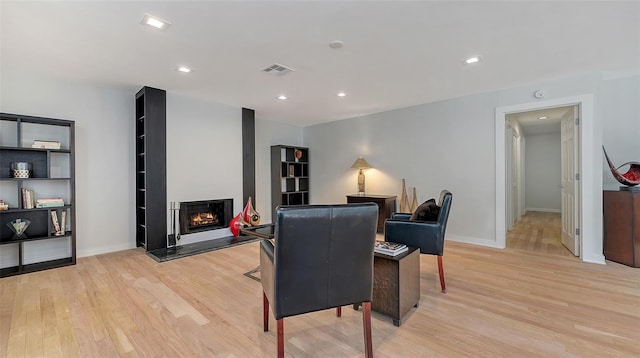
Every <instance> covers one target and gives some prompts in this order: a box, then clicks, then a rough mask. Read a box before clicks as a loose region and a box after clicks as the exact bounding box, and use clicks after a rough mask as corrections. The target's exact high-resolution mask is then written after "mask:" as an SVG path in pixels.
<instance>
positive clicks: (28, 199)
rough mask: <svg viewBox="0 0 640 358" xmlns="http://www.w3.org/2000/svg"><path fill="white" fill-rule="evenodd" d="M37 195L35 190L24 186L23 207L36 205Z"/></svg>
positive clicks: (30, 207)
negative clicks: (34, 192)
mask: <svg viewBox="0 0 640 358" xmlns="http://www.w3.org/2000/svg"><path fill="white" fill-rule="evenodd" d="M35 203H36V202H35V196H34V194H33V190H29V189H27V188H22V208H23V209H33V208H34V207H35Z"/></svg>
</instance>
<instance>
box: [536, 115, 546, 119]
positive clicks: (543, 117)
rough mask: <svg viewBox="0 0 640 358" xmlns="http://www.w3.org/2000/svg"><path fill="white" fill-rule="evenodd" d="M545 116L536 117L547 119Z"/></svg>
mask: <svg viewBox="0 0 640 358" xmlns="http://www.w3.org/2000/svg"><path fill="white" fill-rule="evenodd" d="M547 118H548V117H547V116H542V117H538V119H547Z"/></svg>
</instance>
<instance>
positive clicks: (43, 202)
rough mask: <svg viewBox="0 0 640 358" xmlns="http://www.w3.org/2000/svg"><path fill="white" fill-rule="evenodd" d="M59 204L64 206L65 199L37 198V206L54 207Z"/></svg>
mask: <svg viewBox="0 0 640 358" xmlns="http://www.w3.org/2000/svg"><path fill="white" fill-rule="evenodd" d="M57 206H64V200H62V198H51V199H38V200H36V208H53V207H57Z"/></svg>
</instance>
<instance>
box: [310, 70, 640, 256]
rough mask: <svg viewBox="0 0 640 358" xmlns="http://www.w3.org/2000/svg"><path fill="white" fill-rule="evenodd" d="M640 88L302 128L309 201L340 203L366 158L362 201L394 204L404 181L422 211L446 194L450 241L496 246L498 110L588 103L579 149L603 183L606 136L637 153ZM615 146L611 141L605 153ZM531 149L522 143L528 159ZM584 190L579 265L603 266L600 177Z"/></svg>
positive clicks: (606, 85) (437, 108)
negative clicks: (355, 166)
mask: <svg viewBox="0 0 640 358" xmlns="http://www.w3.org/2000/svg"><path fill="white" fill-rule="evenodd" d="M639 85H640V77H638V76H634V77H631V78H626V79H616V80H610V81H609V80H603V79H602V76H601V75H600V74H591V75H587V76H582V77H577V78H569V79H560V80H555V81H547V82H541V83H535V84H530V85H526V86H520V87H516V88H511V89H505V90H501V91H496V92H490V93H483V94H477V95H471V96H466V97H462V98H456V99H452V100H447V101H441V102H435V103H428V104H423V105H418V106H414V107H409V108H403V109H398V110H394V111H388V112H384V113H378V114H374V115H369V116H362V117H357V118H352V119H348V120H343V121H338V122H331V123H326V124H320V125H316V126H310V127H306V128H305V129H304V131H303V132H304V143H305V144H306V145H307V146H308V147H309V148H310V152H312V153H314V155H315V157H314V160H313V167H314V170H313V171H312V172H311V180H312V183H313V184H312V185H311V201H312V203H330V202H344V195H345V194H348V193H351V192H353V190H354V189H353V188H354V187H355V182H356V173H355V171H353V170H351V169H350V168H349V167H350V165H351V163H352V162H353V161H354V160H355V158H356V157H357V156H358V155H364V156H365V158H366V159H367V161H368V162H369V163H370V164H371V165H372V166H373V167H374V168H375V169H370V170H368V171H367V191H368V192H370V193H373V194H396V195H397V194H399V192H400V180H401V179H402V178H406V179H407V184H408V186H414V185H415V186H417V187H418V196H419V200H420V201H422V200H425V199H428V198H430V197H437V195H438V193H439V191H440V190H441V189H449V190H451V191H452V193H453V204H452V210H451V216H450V220H449V226H448V229H447V239H451V240H457V241H463V242H469V243H475V244H481V245H487V246H496V224H495V222H496V221H495V219H496V217H495V210H496V202H495V200H496V192H495V185H496V178H495V171H496V167H495V165H496V163H495V151H496V148H495V132H494V127H495V110H496V108H497V107H501V106H510V105H516V104H522V103H529V102H532V101H535V100H536V99H535V98H534V97H533V96H532V94H533V92H534V91H535V90H537V89H545V90H546V92H547V98H545V100H547V99H558V98H565V97H571V96H577V95H585V94H592V95H593V96H594V98H595V115H594V117H595V118H594V121H595V122H594V123H591V124H590V125H591V126H592V130H591V132H592V133H593V134H592V135H591V136H589V137H588V138H583V141H585V143H589V145H588V146H587V148H586V151H587V154H588V155H589V156H590V157H591V158H593V160H592V161H591V162H589V163H588V164H589V165H590V166H591V167H592V168H595V170H592V172H595V173H601V171H602V170H601V165H602V160H601V148H600V145H601V143H603V142H602V134H601V133H602V128H603V127H604V128H607V132H609V133H617V135H619V136H621V137H624V138H626V139H625V142H626V144H623V145H622V146H621V148H626V150H627V151H630V152H637V150H638V141H637V138H638V124H637V121H638V118H639V117H638V115H637V113H638V107H637V106H638V102H639V98H638V92H637V91H638V86H639ZM601 91H602V94H601ZM618 94H620V96H618ZM634 113H635V116H634V117H632V119H629V118H628V117H630V116H633V114H634ZM605 114H606V118H605V117H604V115H605ZM631 121H636V122H634V123H633V124H630V122H631ZM626 128H630V129H631V130H630V131H628V130H627V129H626ZM614 140H616V139H612V138H611V136H607V138H606V141H605V142H604V144H605V145H608V143H609V142H611V141H614ZM616 141H617V140H616ZM618 143H620V142H618ZM529 146H530V144H529V143H528V141H527V148H526V151H528V150H529ZM627 160H631V159H627ZM583 185H585V186H587V187H588V188H589V189H588V190H589V191H590V193H591V195H593V196H595V198H594V200H593V205H592V207H589V208H587V209H586V210H587V213H586V215H587V216H588V217H590V218H591V219H593V220H592V221H593V223H592V225H591V226H590V227H589V229H590V230H589V231H590V233H589V236H588V237H585V238H584V240H588V241H589V243H590V244H589V245H585V247H588V248H589V250H590V252H588V253H586V254H585V259H586V260H589V261H596V262H604V261H603V256H602V233H601V222H602V217H601V211H602V209H601V208H602V202H601V193H600V191H601V189H602V177H601V176H599V175H598V176H596V177H590V178H584V181H583ZM598 195H599V196H598ZM528 198H529V197H528ZM598 222H599V223H600V225H597V223H598ZM598 227H599V228H600V230H598Z"/></svg>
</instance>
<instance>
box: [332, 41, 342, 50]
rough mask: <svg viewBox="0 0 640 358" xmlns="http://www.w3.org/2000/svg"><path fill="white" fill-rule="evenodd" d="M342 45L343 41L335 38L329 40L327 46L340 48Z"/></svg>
mask: <svg viewBox="0 0 640 358" xmlns="http://www.w3.org/2000/svg"><path fill="white" fill-rule="evenodd" d="M342 46H344V42H342V41H340V40H335V41H331V42H329V47H331V48H336V49H337V48H342Z"/></svg>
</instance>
